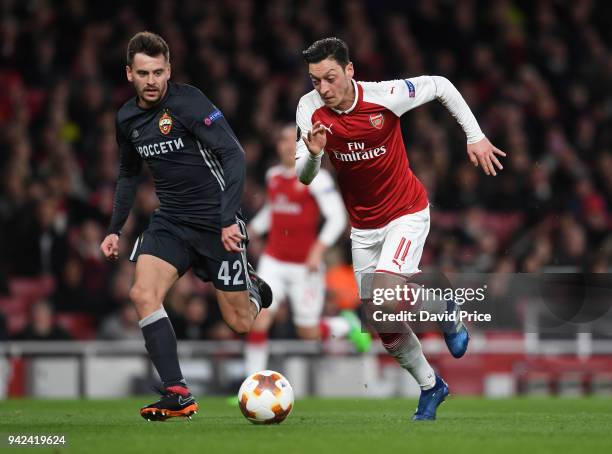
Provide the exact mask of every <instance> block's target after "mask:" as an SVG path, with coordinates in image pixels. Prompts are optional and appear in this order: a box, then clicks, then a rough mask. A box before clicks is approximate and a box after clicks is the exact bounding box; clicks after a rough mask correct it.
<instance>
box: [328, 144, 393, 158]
mask: <svg viewBox="0 0 612 454" xmlns="http://www.w3.org/2000/svg"><path fill="white" fill-rule="evenodd" d="M331 151H332V153H333V154H334V157H335V158H336V159H337V160H338V161H342V162H358V161H367V160H369V159H374V158H378V157H379V156H382V155H384V154H385V153H386V152H387V147H386V146H385V145H382V146H380V147H376V148H370V149H369V150H354V151H351V152H350V153H342V152H340V151H336V150H331Z"/></svg>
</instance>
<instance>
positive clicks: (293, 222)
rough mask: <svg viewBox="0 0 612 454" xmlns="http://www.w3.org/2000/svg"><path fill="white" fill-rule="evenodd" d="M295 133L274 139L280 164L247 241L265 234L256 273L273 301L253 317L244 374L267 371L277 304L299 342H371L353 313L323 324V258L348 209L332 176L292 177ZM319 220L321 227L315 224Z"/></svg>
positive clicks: (288, 130)
mask: <svg viewBox="0 0 612 454" xmlns="http://www.w3.org/2000/svg"><path fill="white" fill-rule="evenodd" d="M295 142H296V131H295V127H294V126H293V125H288V126H285V127H284V128H282V129H281V130H280V132H279V136H278V139H277V140H276V151H277V153H278V156H279V158H280V163H279V164H278V165H276V166H273V167H271V168H270V169H269V170H268V172H267V174H266V204H265V205H264V207H263V208H262V209H261V210H260V211H259V212H258V213H257V215H256V216H255V218H253V220H252V221H251V223H250V224H249V226H248V231H249V236H251V237H259V236H262V235H264V234H266V233H267V234H268V239H267V242H266V246H265V250H264V252H263V254H262V256H261V257H260V259H259V265H258V270H257V274H258V275H259V276H263V277H262V279H265V280H266V282H267V283H268V284H269V285H270V287H271V288H272V293H273V294H274V301H273V303H272V305H271V306H270V307H269V309H268V310H267V311H265V312H262V313H260V314H259V316H258V317H257V320H256V322H255V323H254V325H253V328H252V329H251V332H250V333H249V335H248V337H247V344H246V347H245V363H246V364H245V367H246V369H247V370H246V372H247V373H248V374H251V373H254V372H257V371H260V370H263V369H266V368H267V359H268V346H267V332H268V331H269V329H270V326H271V325H272V322H273V318H274V313H275V312H276V310H277V309H278V307H279V304H281V303H282V302H283V300H284V299H287V300H288V302H289V303H290V304H291V310H292V315H293V322H294V324H295V327H296V331H297V334H298V336H299V337H300V338H301V339H310V340H316V339H320V338H322V337H326V333H327V334H330V335H332V336H334V337H345V336H348V337H349V339H350V340H351V341H352V342H353V343H354V344H355V346H356V348H357V349H358V350H360V351H362V350H366V349H367V348H368V347H369V346H370V342H371V338H370V335H369V334H367V333H362V332H361V324H360V323H359V320H358V319H357V318H356V316H355V314H354V313H352V312H350V311H345V312H343V314H342V316H341V317H324V318H323V319H321V313H322V311H323V305H324V302H325V269H324V262H323V255H324V253H325V251H326V250H327V248H328V247H330V246H332V245H333V244H334V243H335V242H336V241H337V240H338V238H339V237H340V235H341V234H342V232H343V231H344V229H345V228H346V214H345V212H346V210H345V208H344V205H343V203H342V199H341V198H340V194H338V191H337V190H336V187H335V184H334V181H333V179H332V177H331V175H330V174H329V173H328V172H327V171H326V170H324V169H322V170H320V172H319V175H318V177H317V179H316V180H315V181H313V182H312V183H311V184H310V185H309V186H306V185H304V184H302V183H300V181H299V180H298V179H297V176H296V174H295V168H294V165H295ZM321 221H323V224H322V226H321V228H320V229H319V224H320V223H321Z"/></svg>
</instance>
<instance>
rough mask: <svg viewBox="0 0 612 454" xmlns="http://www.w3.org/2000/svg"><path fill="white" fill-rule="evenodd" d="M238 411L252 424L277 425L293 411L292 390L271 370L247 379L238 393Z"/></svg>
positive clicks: (279, 375) (285, 381)
mask: <svg viewBox="0 0 612 454" xmlns="http://www.w3.org/2000/svg"><path fill="white" fill-rule="evenodd" d="M238 401H239V403H240V410H241V411H242V414H243V415H244V417H245V418H247V419H248V420H249V421H251V422H252V423H253V424H279V423H281V422H283V421H284V420H285V418H287V416H289V413H291V410H292V409H293V388H291V385H290V384H289V381H288V380H287V379H286V378H285V377H284V376H283V375H282V374H280V373H278V372H275V371H273V370H262V371H261V372H256V373H254V374H252V375H250V376H249V377H247V379H246V380H244V382H242V386H240V390H239V391H238Z"/></svg>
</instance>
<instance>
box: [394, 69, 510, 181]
mask: <svg viewBox="0 0 612 454" xmlns="http://www.w3.org/2000/svg"><path fill="white" fill-rule="evenodd" d="M393 83H394V84H395V85H396V86H397V87H396V88H397V95H398V96H395V97H394V98H393V99H391V98H390V100H391V104H392V107H391V110H393V111H394V112H395V113H396V115H398V116H399V115H402V114H403V113H405V112H407V111H408V110H411V109H414V108H415V107H418V106H420V105H422V104H424V103H426V102H429V101H432V100H434V99H437V100H438V101H440V102H441V103H442V104H443V105H444V107H446V108H447V109H448V111H449V112H450V113H451V114H452V115H453V117H455V119H456V120H457V122H458V123H459V124H460V125H461V127H462V128H463V131H464V132H465V135H466V136H467V153H468V157H469V158H470V161H472V163H473V164H474V165H475V166H478V165H480V166H481V167H482V169H483V170H484V172H485V173H486V174H487V175H494V176H495V175H496V171H495V167H497V168H498V169H500V170H501V169H503V166H502V165H501V163H500V162H499V160H498V159H497V156H496V155H498V156H506V154H505V153H504V152H503V151H501V150H499V149H498V148H496V147H494V146H493V145H492V144H491V142H489V140H488V139H487V138H486V137H485V135H484V134H483V132H482V131H481V129H480V126H479V125H478V121H476V117H474V114H473V113H472V111H471V110H470V107H469V106H468V104H467V103H466V102H465V99H463V96H461V93H459V90H457V88H456V87H455V86H454V85H453V84H452V83H451V82H450V81H449V80H448V79H447V78H446V77H441V76H420V77H414V78H411V79H405V80H403V81H393Z"/></svg>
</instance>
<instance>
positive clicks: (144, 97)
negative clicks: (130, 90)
mask: <svg viewBox="0 0 612 454" xmlns="http://www.w3.org/2000/svg"><path fill="white" fill-rule="evenodd" d="M138 97H139V98H140V99H141V101H142V102H143V103H144V104H146V105H149V106H152V105H154V104H157V103H158V102H159V100H160V99H161V97H162V90H161V88H159V87H144V88H143V89H142V90H141V91H140V93H139V94H138Z"/></svg>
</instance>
